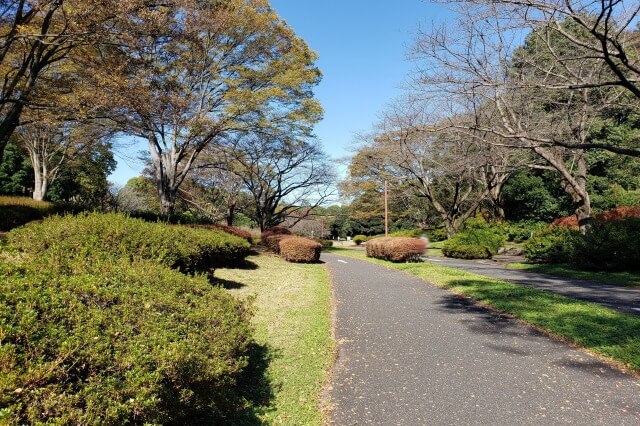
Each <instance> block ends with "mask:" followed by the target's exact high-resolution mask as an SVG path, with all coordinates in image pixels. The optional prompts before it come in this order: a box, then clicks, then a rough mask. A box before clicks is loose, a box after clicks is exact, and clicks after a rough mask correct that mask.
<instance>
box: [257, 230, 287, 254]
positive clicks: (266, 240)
mask: <svg viewBox="0 0 640 426" xmlns="http://www.w3.org/2000/svg"><path fill="white" fill-rule="evenodd" d="M287 238H294V236H293V235H289V234H275V235H267V236H266V237H263V238H262V245H263V246H265V247H266V248H267V249H269V250H270V251H272V252H274V253H277V254H280V241H282V240H284V239H287Z"/></svg>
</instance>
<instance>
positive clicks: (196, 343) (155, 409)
mask: <svg viewBox="0 0 640 426" xmlns="http://www.w3.org/2000/svg"><path fill="white" fill-rule="evenodd" d="M82 269H84V271H83V272H80V270H75V271H71V273H70V271H65V270H55V269H51V268H50V267H49V265H48V264H42V262H41V261H40V260H39V259H38V258H36V257H33V259H32V260H30V261H26V262H25V263H23V264H20V265H16V264H15V263H13V264H7V263H2V262H0V282H2V285H1V286H0V330H1V333H2V334H1V340H0V407H2V408H3V409H2V411H1V413H2V420H3V421H7V422H8V423H12V424H45V423H46V424H114V425H115V424H127V423H135V424H184V423H191V424H193V423H212V422H216V421H220V420H221V419H223V418H224V416H225V415H226V414H227V413H228V412H230V411H233V410H234V408H235V407H234V405H237V401H238V400H237V398H236V391H235V387H236V380H237V379H238V377H239V375H240V373H241V372H242V370H243V368H245V366H246V365H247V351H248V345H249V344H250V341H251V329H250V325H249V317H250V310H248V308H247V306H246V305H245V304H244V303H243V302H241V301H238V300H237V299H235V298H233V297H232V296H230V295H229V294H228V293H226V292H225V291H224V290H222V289H220V288H217V287H214V286H211V285H210V284H209V282H208V281H207V280H206V279H205V278H203V277H189V276H186V275H183V274H181V273H179V272H178V271H174V270H171V269H168V268H166V267H163V266H161V265H157V264H155V263H151V262H145V261H134V262H133V263H131V262H129V261H128V260H126V259H122V258H120V259H110V260H109V259H97V260H96V261H94V262H91V263H90V264H87V265H85V266H84V268H82Z"/></svg>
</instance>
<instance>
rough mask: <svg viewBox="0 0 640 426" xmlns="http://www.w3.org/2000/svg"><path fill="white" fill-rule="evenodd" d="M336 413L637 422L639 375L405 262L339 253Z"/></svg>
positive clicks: (418, 419) (374, 418)
mask: <svg viewBox="0 0 640 426" xmlns="http://www.w3.org/2000/svg"><path fill="white" fill-rule="evenodd" d="M323 260H324V261H325V262H327V264H328V266H329V269H330V271H331V275H332V280H333V285H334V289H335V296H336V299H337V306H336V316H337V318H336V338H337V339H338V341H339V345H338V359H337V362H336V366H335V369H334V380H333V386H332V390H331V397H332V401H333V403H334V409H333V412H332V414H331V421H332V422H333V423H334V424H339V425H355V424H384V425H400V424H402V425H417V424H436V425H439V424H505V425H506V424H509V425H517V424H558V423H575V424H618V425H624V424H629V425H631V424H633V425H636V424H640V383H639V382H638V380H636V379H634V378H632V377H630V376H627V375H624V374H621V373H619V372H618V371H616V370H614V369H611V368H609V367H608V366H607V365H605V364H603V363H601V362H599V361H598V360H596V359H595V358H593V357H591V356H589V355H586V354H584V353H582V352H580V351H577V350H574V349H571V348H569V347H568V346H566V345H564V344H562V343H559V342H557V341H555V340H552V339H550V338H548V337H547V336H544V335H542V334H540V333H538V332H536V331H534V330H532V329H530V328H528V327H525V326H522V325H519V324H518V323H516V322H514V321H512V320H509V319H505V318H501V317H500V316H498V315H496V314H493V313H491V312H488V311H486V310H483V309H480V308H476V307H474V306H473V305H472V304H471V303H469V302H468V301H466V300H465V299H460V298H456V297H454V296H452V295H451V294H450V293H448V292H446V291H445V290H442V289H438V288H436V287H433V286H431V285H429V284H427V283H425V282H424V281H421V280H419V279H417V278H412V277H410V276H408V275H405V274H403V273H401V272H398V271H395V270H391V269H387V268H385V267H382V266H379V265H375V264H372V263H370V262H366V261H360V260H356V259H353V258H346V257H340V256H336V255H323Z"/></svg>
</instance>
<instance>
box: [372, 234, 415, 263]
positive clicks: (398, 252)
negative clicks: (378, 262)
mask: <svg viewBox="0 0 640 426" xmlns="http://www.w3.org/2000/svg"><path fill="white" fill-rule="evenodd" d="M366 247H367V256H368V257H374V258H376V259H384V260H390V261H391V262H415V261H418V260H420V256H421V255H423V254H424V253H425V252H426V251H427V243H426V241H424V240H421V239H420V238H409V237H380V238H374V239H372V240H369V241H368V242H367V246H366Z"/></svg>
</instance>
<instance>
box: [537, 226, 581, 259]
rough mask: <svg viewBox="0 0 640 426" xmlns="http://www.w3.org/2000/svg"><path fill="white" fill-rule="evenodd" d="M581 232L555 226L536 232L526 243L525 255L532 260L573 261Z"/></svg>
mask: <svg viewBox="0 0 640 426" xmlns="http://www.w3.org/2000/svg"><path fill="white" fill-rule="evenodd" d="M577 238H580V233H579V232H578V231H576V230H572V229H569V228H566V227H560V226H555V227H552V228H550V229H543V230H540V231H538V232H536V233H535V234H534V235H533V237H531V238H530V239H529V240H528V241H527V242H526V243H525V245H524V255H525V257H526V258H527V260H528V261H530V262H537V263H571V262H572V261H573V259H574V258H575V252H574V251H575V241H576V239H577Z"/></svg>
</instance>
